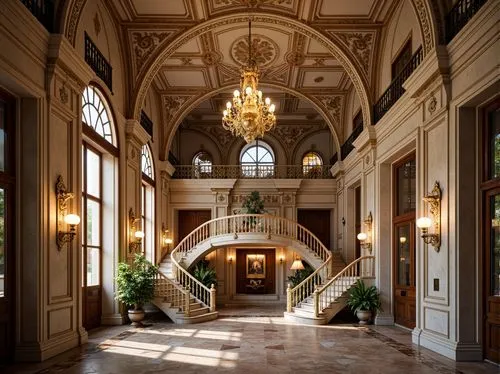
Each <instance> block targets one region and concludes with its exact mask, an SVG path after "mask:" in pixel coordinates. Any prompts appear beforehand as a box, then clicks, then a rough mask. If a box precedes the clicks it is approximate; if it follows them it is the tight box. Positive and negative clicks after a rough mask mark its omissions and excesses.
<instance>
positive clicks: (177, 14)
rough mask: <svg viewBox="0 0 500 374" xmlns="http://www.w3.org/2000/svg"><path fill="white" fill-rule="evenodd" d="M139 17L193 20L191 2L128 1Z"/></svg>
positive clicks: (164, 0) (178, 0) (162, 0)
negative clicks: (162, 16) (166, 16)
mask: <svg viewBox="0 0 500 374" xmlns="http://www.w3.org/2000/svg"><path fill="white" fill-rule="evenodd" d="M126 1H128V2H129V4H127V5H128V6H129V7H130V8H132V10H133V13H134V14H135V15H136V16H138V17H157V16H159V15H168V16H169V17H172V18H181V19H185V18H192V16H191V11H190V6H189V0H126Z"/></svg>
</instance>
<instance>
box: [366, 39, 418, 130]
mask: <svg viewBox="0 0 500 374" xmlns="http://www.w3.org/2000/svg"><path fill="white" fill-rule="evenodd" d="M423 59H424V52H423V49H422V47H419V48H418V49H417V51H416V52H415V53H414V54H413V56H412V57H411V60H410V61H408V63H407V64H406V66H405V67H404V68H403V70H401V73H399V74H398V76H397V77H396V78H394V79H393V80H392V82H391V85H390V86H389V88H388V89H387V90H385V92H384V93H383V94H382V96H381V97H380V99H378V101H377V103H376V104H375V106H374V107H373V117H374V118H373V119H374V123H377V122H378V121H379V120H380V119H381V118H382V117H383V116H384V114H385V113H387V112H388V111H389V109H391V107H392V106H393V105H394V104H395V103H396V101H398V99H399V98H400V97H401V96H403V94H404V92H405V90H404V88H403V83H404V82H405V81H406V80H407V79H408V77H409V76H410V75H411V74H412V73H413V72H414V71H415V69H416V68H417V66H418V65H420V63H421V62H422V60H423Z"/></svg>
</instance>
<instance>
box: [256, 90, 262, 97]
mask: <svg viewBox="0 0 500 374" xmlns="http://www.w3.org/2000/svg"><path fill="white" fill-rule="evenodd" d="M257 95H259V98H262V91H261V90H259V91H257Z"/></svg>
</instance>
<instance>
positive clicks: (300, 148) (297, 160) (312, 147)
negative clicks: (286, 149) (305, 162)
mask: <svg viewBox="0 0 500 374" xmlns="http://www.w3.org/2000/svg"><path fill="white" fill-rule="evenodd" d="M335 148H336V147H335V145H334V142H333V137H332V135H331V133H330V131H329V130H324V131H318V132H316V133H314V134H311V135H309V136H307V137H305V138H303V139H301V141H300V143H299V144H297V146H296V148H295V149H294V150H293V156H292V159H291V162H290V164H292V165H301V164H302V158H303V157H304V155H305V154H306V153H307V152H309V151H314V152H317V153H318V154H319V155H320V156H321V158H322V159H323V165H329V163H330V158H331V157H332V156H333V154H334V153H335V152H336V149H335Z"/></svg>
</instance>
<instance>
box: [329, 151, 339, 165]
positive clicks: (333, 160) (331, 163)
mask: <svg viewBox="0 0 500 374" xmlns="http://www.w3.org/2000/svg"><path fill="white" fill-rule="evenodd" d="M338 160H339V154H338V153H335V154H334V155H333V156H332V157H331V158H330V165H335V164H336V163H337V161H338Z"/></svg>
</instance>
